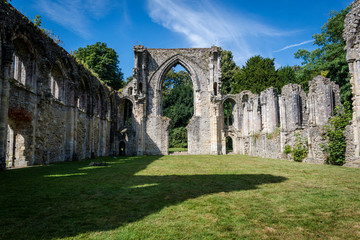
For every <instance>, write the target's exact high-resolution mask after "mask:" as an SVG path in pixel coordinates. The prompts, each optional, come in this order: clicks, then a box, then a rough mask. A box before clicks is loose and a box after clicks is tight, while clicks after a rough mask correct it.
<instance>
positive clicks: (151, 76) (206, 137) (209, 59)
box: [121, 46, 222, 155]
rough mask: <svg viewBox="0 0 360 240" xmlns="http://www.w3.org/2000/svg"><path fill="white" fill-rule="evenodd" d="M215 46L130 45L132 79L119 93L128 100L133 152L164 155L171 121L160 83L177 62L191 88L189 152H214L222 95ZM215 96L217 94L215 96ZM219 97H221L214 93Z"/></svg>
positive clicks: (217, 145)
mask: <svg viewBox="0 0 360 240" xmlns="http://www.w3.org/2000/svg"><path fill="white" fill-rule="evenodd" d="M220 52H221V50H220V48H217V47H213V48H193V49H192V48H187V49H147V48H145V47H143V46H135V47H134V56H135V62H134V74H133V76H134V79H133V80H132V82H131V83H129V84H128V86H126V87H125V88H124V90H123V92H122V95H121V96H122V97H124V98H125V97H126V98H128V99H129V100H130V101H132V102H133V104H134V108H135V109H137V110H135V111H134V115H135V117H134V118H135V124H136V126H137V128H136V130H135V131H136V133H137V135H136V142H137V146H136V147H137V149H136V151H137V154H138V155H142V154H150V155H153V154H165V155H166V154H168V135H169V134H168V129H169V127H170V124H171V120H170V119H168V118H166V117H164V116H163V114H162V85H163V80H164V77H165V75H166V73H167V72H168V71H169V70H170V69H171V68H172V67H174V66H176V65H177V64H180V65H182V66H183V67H184V68H185V69H186V70H187V71H188V72H189V74H190V77H191V80H192V82H193V90H194V115H193V117H192V119H191V120H190V123H189V125H188V126H187V129H188V146H189V148H188V152H189V153H191V154H219V153H220V152H221V142H220V137H219V134H218V133H219V131H220V126H221V125H220V124H221V123H220V122H219V121H220V120H222V119H221V118H219V117H218V116H219V109H218V107H219V104H217V103H215V102H216V101H217V100H215V99H216V97H217V98H218V99H219V100H220V99H221V91H220V90H221V82H220V77H221V67H220ZM216 95H217V96H216ZM219 96H220V97H219Z"/></svg>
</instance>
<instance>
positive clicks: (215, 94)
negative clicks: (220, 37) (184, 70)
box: [194, 47, 223, 155]
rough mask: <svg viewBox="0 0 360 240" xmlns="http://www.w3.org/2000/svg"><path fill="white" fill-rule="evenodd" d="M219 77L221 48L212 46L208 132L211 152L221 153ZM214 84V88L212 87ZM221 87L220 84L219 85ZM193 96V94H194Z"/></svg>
mask: <svg viewBox="0 0 360 240" xmlns="http://www.w3.org/2000/svg"><path fill="white" fill-rule="evenodd" d="M220 79H221V48H218V47H212V48H211V51H210V58H209V82H208V89H207V90H208V92H209V93H210V94H209V95H210V96H211V97H210V101H209V102H210V109H211V110H210V114H209V116H210V132H211V143H210V145H211V154H216V155H217V154H221V153H222V152H223V150H222V140H221V127H222V120H223V119H222V114H221V113H220V109H221V91H219V85H220V82H221V81H220ZM214 85H216V89H214ZM220 88H221V85H220ZM194 97H195V96H194Z"/></svg>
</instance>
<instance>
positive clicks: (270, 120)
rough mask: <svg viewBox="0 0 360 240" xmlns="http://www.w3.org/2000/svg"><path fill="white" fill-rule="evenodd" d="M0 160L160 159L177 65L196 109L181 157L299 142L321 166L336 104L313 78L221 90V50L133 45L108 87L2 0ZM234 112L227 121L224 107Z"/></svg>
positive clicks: (359, 133) (329, 86) (352, 43)
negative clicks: (123, 76)
mask: <svg viewBox="0 0 360 240" xmlns="http://www.w3.org/2000/svg"><path fill="white" fill-rule="evenodd" d="M0 12H1V13H0V26H1V28H0V44H1V45H0V80H1V81H0V103H1V104H0V164H1V168H2V169H5V167H22V166H29V165H36V164H48V163H52V162H61V161H75V160H80V159H86V158H94V157H100V156H118V155H167V154H169V150H168V149H169V147H168V145H169V143H168V135H169V133H168V130H169V127H170V124H171V119H169V118H166V117H164V116H163V114H162V83H163V80H164V77H165V75H166V73H167V72H168V71H169V69H171V68H172V67H173V66H176V65H177V64H180V65H181V66H183V67H184V68H185V69H186V70H187V72H188V73H189V74H190V76H191V80H192V83H193V91H194V113H193V117H192V119H191V121H190V123H189V124H188V126H187V130H188V153H189V154H226V139H227V138H231V141H232V142H233V147H234V150H233V151H234V153H235V154H247V155H252V156H260V157H267V158H283V159H287V158H288V156H286V155H285V154H284V149H285V146H287V145H289V146H293V145H294V144H295V143H296V141H297V140H296V139H297V138H301V139H306V140H307V146H308V150H309V151H308V155H307V157H306V158H305V160H304V161H305V162H310V163H324V162H325V159H326V156H325V155H324V153H323V152H322V150H321V144H322V143H324V140H323V134H324V129H323V126H324V125H326V124H327V123H328V119H329V118H330V117H331V116H333V114H334V108H335V106H337V105H341V103H340V97H339V87H338V86H337V85H336V84H335V83H334V82H332V81H330V79H327V78H324V77H321V76H318V77H316V78H314V79H313V80H312V81H311V82H310V83H309V92H308V93H305V91H304V90H303V89H302V88H301V86H300V85H296V84H290V85H286V86H284V87H283V89H282V92H281V94H280V95H278V93H277V92H276V91H275V89H273V88H268V89H266V90H265V91H263V92H261V94H259V95H258V94H253V93H251V92H250V91H243V92H241V93H239V94H236V95H224V94H222V83H221V62H220V61H221V51H222V50H221V48H219V47H211V48H201V49H200V48H187V49H148V48H146V47H144V46H134V68H133V80H132V81H131V82H130V83H129V84H128V85H127V86H126V87H125V88H124V89H122V91H121V92H118V91H115V90H113V89H111V88H109V87H107V86H106V85H104V84H103V83H102V82H101V81H99V80H98V79H97V78H96V77H94V76H93V75H92V74H91V73H90V72H89V71H88V70H87V69H85V68H84V67H83V66H82V65H79V64H78V63H77V62H76V60H75V59H74V58H73V57H72V56H71V55H70V54H69V53H67V52H66V51H65V50H64V49H63V48H61V47H60V46H58V45H57V44H55V43H54V42H53V40H52V39H50V38H49V37H48V36H46V34H44V33H43V32H42V31H41V30H40V29H39V28H37V27H35V26H34V25H33V24H32V23H31V22H30V21H29V20H28V19H27V18H26V17H24V16H23V15H22V14H21V13H19V12H18V11H17V10H15V9H14V8H13V7H11V5H9V4H5V3H3V2H1V3H0ZM359 21H360V1H355V2H354V3H353V8H352V11H351V13H350V14H349V15H348V16H347V18H346V22H345V32H344V39H345V40H346V42H347V48H346V50H347V60H348V62H349V66H350V71H351V84H352V90H353V95H354V101H353V109H354V115H353V121H352V125H350V126H349V127H348V129H347V132H346V137H347V156H346V157H347V159H346V160H347V163H346V165H348V166H356V165H357V164H358V163H359V152H360V76H359V72H360V54H359V53H360V50H359V45H360V40H359V37H360V31H359ZM227 102H230V103H231V106H232V113H231V115H232V116H231V120H229V119H224V118H225V116H224V105H225V103H227Z"/></svg>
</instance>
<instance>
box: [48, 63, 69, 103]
mask: <svg viewBox="0 0 360 240" xmlns="http://www.w3.org/2000/svg"><path fill="white" fill-rule="evenodd" d="M64 82H65V81H64V76H63V73H62V71H61V69H60V67H59V66H58V65H57V64H55V65H54V66H53V67H52V69H51V74H50V91H51V94H52V95H53V96H54V97H55V98H56V99H58V100H60V101H63V100H64V96H65V91H64V90H65V89H64Z"/></svg>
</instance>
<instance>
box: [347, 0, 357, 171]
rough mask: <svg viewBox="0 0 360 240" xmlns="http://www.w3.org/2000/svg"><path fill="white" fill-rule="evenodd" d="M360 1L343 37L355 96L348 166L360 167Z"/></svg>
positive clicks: (353, 7) (351, 13) (348, 132)
mask: <svg viewBox="0 0 360 240" xmlns="http://www.w3.org/2000/svg"><path fill="white" fill-rule="evenodd" d="M359 23H360V1H359V0H356V1H354V2H353V3H352V4H351V11H350V13H349V14H348V15H347V16H346V18H345V23H344V32H343V37H344V40H345V42H346V47H345V50H346V59H347V62H348V64H349V71H350V76H351V79H350V83H351V87H352V88H351V89H352V94H353V99H352V100H353V118H352V124H351V125H350V126H348V127H347V130H346V132H345V136H346V137H347V144H346V146H347V149H346V165H348V166H357V167H360V55H359V53H360V50H359V49H360V31H359V26H360V25H359Z"/></svg>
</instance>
